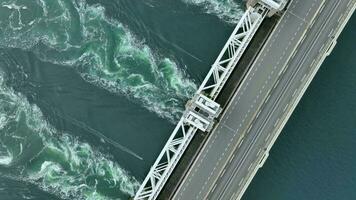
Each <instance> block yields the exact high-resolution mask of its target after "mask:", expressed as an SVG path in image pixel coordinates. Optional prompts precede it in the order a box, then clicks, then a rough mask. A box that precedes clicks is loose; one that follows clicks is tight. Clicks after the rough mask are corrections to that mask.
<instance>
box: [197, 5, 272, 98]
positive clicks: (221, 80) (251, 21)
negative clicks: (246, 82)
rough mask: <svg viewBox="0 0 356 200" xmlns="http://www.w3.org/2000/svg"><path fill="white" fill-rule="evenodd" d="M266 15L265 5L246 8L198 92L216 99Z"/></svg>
mask: <svg viewBox="0 0 356 200" xmlns="http://www.w3.org/2000/svg"><path fill="white" fill-rule="evenodd" d="M265 15H266V8H263V7H258V8H252V7H249V8H248V9H247V10H246V12H245V13H244V15H243V16H242V17H241V19H240V21H239V23H238V24H237V26H236V28H235V29H234V31H233V32H232V34H231V36H230V38H229V39H228V41H227V42H226V44H225V46H224V47H223V49H222V50H221V52H220V54H219V56H218V58H217V59H216V61H215V62H214V64H213V65H212V67H211V69H210V71H209V72H208V74H207V76H206V77H205V79H204V81H203V83H202V84H201V85H200V87H199V89H198V91H197V93H204V94H206V95H207V96H208V97H210V98H211V99H213V100H215V99H216V97H217V96H218V94H219V93H220V90H221V89H222V87H223V86H224V84H225V82H226V81H227V79H228V78H229V76H230V74H231V72H232V71H233V69H234V68H235V66H236V64H237V62H238V61H239V60H240V58H241V56H242V54H243V53H244V51H245V50H246V48H247V46H248V44H249V43H250V41H251V39H252V38H253V36H254V34H255V33H256V31H257V29H258V27H259V26H260V25H261V23H262V21H263V19H264V17H265Z"/></svg>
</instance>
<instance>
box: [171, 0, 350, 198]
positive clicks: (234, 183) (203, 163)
mask: <svg viewBox="0 0 356 200" xmlns="http://www.w3.org/2000/svg"><path fill="white" fill-rule="evenodd" d="M355 4H356V1H355V0H339V1H329V0H325V1H324V0H309V1H304V0H293V1H292V2H291V3H290V4H289V6H288V8H287V11H286V13H285V14H284V15H283V17H282V18H281V20H280V22H279V23H278V25H277V26H276V28H275V30H274V31H273V33H272V34H271V36H270V38H269V39H268V41H267V42H266V44H265V46H264V48H263V49H262V51H261V53H260V54H259V56H258V57H257V58H256V60H255V62H254V64H253V66H252V67H251V69H250V71H249V72H248V74H247V75H246V77H245V79H244V81H243V82H242V84H241V86H240V88H239V89H238V91H237V92H236V93H235V94H234V97H233V98H232V100H231V102H230V104H229V106H228V107H227V110H226V112H225V113H224V115H223V116H222V118H221V120H220V122H219V124H218V125H217V126H216V128H215V129H214V130H213V132H212V134H211V136H210V137H209V139H208V141H207V142H206V144H205V146H204V147H203V149H202V151H201V152H200V153H199V155H198V157H197V159H196V161H195V162H194V164H193V165H192V167H191V168H190V170H189V172H188V173H187V176H186V177H185V179H184V180H183V182H182V183H181V185H180V186H179V188H178V190H177V191H176V193H175V195H174V199H177V200H178V199H180V200H187V199H189V200H191V199H213V200H216V199H224V200H225V199H238V198H240V197H241V195H242V194H243V192H244V191H245V189H246V188H247V186H248V184H249V183H250V181H251V179H252V178H253V176H254V174H255V173H256V171H257V170H258V168H259V167H261V166H262V165H263V162H264V160H265V159H266V158H267V155H268V151H269V149H270V148H271V145H272V144H273V143H274V141H275V139H276V137H277V136H278V134H279V133H280V131H281V129H282V128H283V126H284V124H285V122H286V120H287V119H288V118H289V116H290V114H291V112H292V111H293V110H294V108H295V106H296V104H297V103H298V101H299V100H300V98H301V95H302V94H303V93H304V91H305V89H306V87H307V86H308V85H309V83H310V81H311V79H312V78H313V77H314V75H315V73H316V71H317V69H318V68H319V66H320V64H321V61H322V60H323V59H324V58H325V55H326V54H325V52H327V51H328V50H329V49H330V45H331V44H333V41H335V39H336V37H335V36H337V32H338V30H339V29H340V27H342V26H343V22H344V21H345V19H346V18H347V16H348V14H349V13H350V11H351V10H352V8H354V6H355Z"/></svg>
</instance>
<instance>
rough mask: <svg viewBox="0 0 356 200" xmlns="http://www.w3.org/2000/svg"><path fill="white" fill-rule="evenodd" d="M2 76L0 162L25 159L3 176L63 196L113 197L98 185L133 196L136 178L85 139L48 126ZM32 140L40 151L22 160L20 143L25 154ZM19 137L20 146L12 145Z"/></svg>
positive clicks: (36, 110) (64, 197) (39, 112)
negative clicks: (17, 171)
mask: <svg viewBox="0 0 356 200" xmlns="http://www.w3.org/2000/svg"><path fill="white" fill-rule="evenodd" d="M3 77H4V75H3V74H2V73H0V100H1V101H2V102H3V103H1V104H0V115H1V116H2V115H4V114H5V115H6V116H7V120H6V121H5V122H2V123H3V125H2V126H1V128H0V133H1V134H0V145H2V147H1V149H0V153H1V154H0V165H1V166H5V167H6V166H10V165H12V162H13V160H15V159H16V161H21V163H25V164H23V166H21V168H22V167H23V168H24V170H23V171H22V172H21V175H18V174H12V175H11V174H10V175H9V177H16V179H19V180H21V181H26V182H30V183H33V184H36V185H38V186H39V187H40V188H42V189H43V190H45V191H47V192H50V193H52V194H55V195H57V196H59V197H61V198H63V199H113V198H115V199H116V198H117V197H112V196H110V195H107V194H106V193H105V192H106V191H105V190H103V189H102V188H109V189H110V188H111V190H114V191H116V192H118V193H120V194H122V195H126V196H133V195H134V193H135V191H136V190H137V188H138V187H139V182H138V181H137V180H136V179H135V178H134V177H133V176H132V175H130V174H129V173H128V172H127V171H126V170H124V169H123V168H121V167H120V166H119V165H118V164H117V163H116V162H114V161H112V160H111V159H110V157H108V156H107V155H104V154H102V153H100V152H99V151H97V150H95V149H94V148H93V147H91V146H90V145H89V144H88V143H84V142H81V141H80V140H79V139H78V138H76V137H74V136H72V135H70V134H68V133H63V132H60V131H58V130H56V129H55V128H54V127H52V126H51V125H50V124H48V123H47V122H46V121H45V119H44V117H43V115H42V113H41V111H40V109H39V108H38V107H37V106H36V105H31V104H30V103H29V102H28V101H27V99H26V98H25V97H24V96H22V95H21V94H19V93H16V92H15V91H13V90H12V89H11V88H9V87H7V86H6V84H5V83H4V78H3ZM25 128H26V130H25ZM18 134H24V135H18ZM34 138H40V140H41V143H42V149H41V150H36V151H38V152H37V153H35V154H34V156H33V157H32V158H31V159H30V160H27V159H28V158H24V157H21V154H22V145H24V146H26V148H27V149H26V151H28V152H30V151H33V150H35V149H36V148H37V146H31V141H32V140H34ZM19 141H22V142H23V143H24V144H23V143H20V145H19V147H16V144H18V142H19ZM26 142H28V143H26ZM3 149H6V151H3ZM13 152H17V153H16V154H14V153H13ZM24 159H25V160H24ZM99 186H100V187H102V188H101V189H100V188H99ZM111 195H112V194H111Z"/></svg>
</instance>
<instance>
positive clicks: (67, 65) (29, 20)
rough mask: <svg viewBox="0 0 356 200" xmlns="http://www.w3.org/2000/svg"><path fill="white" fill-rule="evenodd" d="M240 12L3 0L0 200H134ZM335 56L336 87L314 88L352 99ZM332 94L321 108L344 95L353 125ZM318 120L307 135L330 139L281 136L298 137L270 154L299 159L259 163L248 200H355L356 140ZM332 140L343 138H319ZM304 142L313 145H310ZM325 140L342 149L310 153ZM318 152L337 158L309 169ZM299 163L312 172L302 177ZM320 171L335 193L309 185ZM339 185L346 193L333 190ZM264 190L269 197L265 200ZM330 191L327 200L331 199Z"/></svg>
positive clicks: (78, 0)
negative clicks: (261, 169)
mask: <svg viewBox="0 0 356 200" xmlns="http://www.w3.org/2000/svg"><path fill="white" fill-rule="evenodd" d="M243 4H244V3H243V2H242V1H240V0H236V1H235V0H0V199H1V200H3V199H4V200H24V199H38V200H57V199H95V200H96V199H128V198H130V197H132V196H133V195H134V193H135V191H136V190H137V189H138V187H139V184H140V182H141V181H142V180H143V178H144V177H145V175H146V173H147V171H148V170H149V169H150V166H151V164H152V163H153V162H154V160H155V158H156V156H157V154H158V153H159V152H160V150H161V148H162V146H163V145H164V143H165V141H166V140H167V138H168V137H169V135H170V132H171V131H172V129H173V128H174V122H175V121H177V119H178V118H179V117H180V116H181V114H182V111H183V110H184V104H185V102H186V100H187V99H189V98H190V97H191V96H192V95H193V94H194V92H195V90H196V88H197V85H199V83H200V82H201V81H202V79H203V78H204V77H205V75H206V73H207V71H208V70H209V69H210V65H211V64H212V63H213V62H214V59H215V58H216V56H217V55H218V53H219V52H220V49H221V47H222V46H223V45H224V43H225V41H226V38H227V37H228V36H229V35H230V33H231V31H232V30H233V28H234V26H233V25H234V23H235V22H236V21H238V19H239V17H240V16H241V14H242V11H243V6H244V5H243ZM353 21H354V22H355V18H353ZM354 27H355V26H354ZM349 31H350V28H349ZM350 33H352V34H350ZM353 35H355V29H352V30H351V32H349V34H348V37H347V38H346V39H344V40H348V41H352V36H353ZM348 45H349V46H352V45H351V43H350V44H348ZM344 46H345V42H344ZM346 46H347V45H346ZM342 50H343V48H341V47H339V48H336V49H335V50H334V51H340V52H341V53H339V54H336V57H335V56H334V61H333V62H331V64H330V63H329V65H332V67H334V68H333V69H335V70H336V71H332V73H331V74H333V75H335V77H330V76H328V73H325V72H324V75H320V76H323V77H324V79H325V77H326V80H324V81H325V82H327V83H331V81H332V80H334V79H337V80H342V81H341V82H342V83H343V84H346V86H347V87H346V86H345V88H352V86H353V87H354V80H356V79H355V78H347V77H346V76H347V75H349V76H350V75H352V74H355V68H351V67H349V68H347V69H346V70H349V71H348V73H344V75H345V77H343V78H341V79H340V78H339V77H338V76H341V75H340V74H338V73H337V72H340V73H343V72H342V70H341V69H339V68H335V66H337V65H338V64H339V63H342V62H345V63H346V64H348V65H350V66H351V65H354V63H355V61H354V60H352V59H349V60H348V58H354V57H355V56H353V55H354V51H353V50H354V48H351V47H349V49H346V50H345V52H347V53H344V52H343V51H342ZM352 53H353V54H352ZM340 55H342V56H345V57H342V56H340ZM331 56H332V55H331ZM337 58H340V59H339V60H338V59H337ZM335 60H336V61H335ZM329 68H331V67H330V66H329V67H327V68H325V71H327V69H329ZM342 68H343V67H342ZM344 70H345V69H344ZM325 74H326V75H325ZM318 76H319V75H318ZM332 78H334V79H332ZM319 84H320V85H322V84H321V83H320V81H319ZM347 84H351V86H350V85H347ZM352 84H353V85H352ZM340 85H342V84H341V83H338V82H336V83H332V85H327V87H323V88H322V89H314V90H317V91H325V92H326V94H325V96H329V93H328V92H329V90H328V88H334V90H335V91H349V92H350V94H349V96H348V97H346V95H345V96H343V97H344V98H343V99H344V100H345V101H340V102H341V103H340V107H338V110H339V111H340V112H341V111H342V110H345V108H347V110H348V111H349V112H350V113H351V114H350V117H349V119H355V117H354V115H352V113H356V112H354V110H353V109H352V108H354V107H355V106H354V104H352V102H356V101H355V100H354V99H355V96H354V95H353V96H352V94H355V92H354V91H352V90H347V89H345V88H340V87H341V86H340ZM314 88H317V86H314ZM332 91H333V90H332ZM314 92H315V91H313V93H314ZM319 96H321V95H320V94H317V95H316V96H314V97H309V99H317V100H318V103H317V104H316V105H320V106H321V107H327V108H331V107H332V106H330V105H329V104H328V103H325V102H324V104H323V103H320V102H319V100H321V99H320V98H319ZM335 96H338V95H335ZM306 98H308V97H306ZM335 98H336V97H335ZM324 99H326V98H324ZM346 100H348V101H349V102H348V101H346ZM333 102H338V99H334V100H333ZM301 104H303V102H302V103H301ZM325 104H326V105H325ZM321 110H322V109H321ZM297 112H298V111H297ZM320 112H321V115H323V116H324V113H323V111H320V110H319V111H318V110H316V111H314V112H312V113H313V114H311V115H310V116H311V117H310V118H309V119H308V122H304V123H306V124H308V123H309V122H311V121H315V123H316V124H318V125H317V126H316V127H318V126H323V127H324V126H325V127H326V128H325V130H324V129H323V131H318V130H317V129H316V130H315V129H311V128H310V126H302V125H300V124H297V125H295V126H297V127H298V128H295V127H292V128H291V126H293V124H292V125H289V128H288V125H287V128H286V131H287V132H289V131H291V132H292V131H294V132H297V133H296V134H295V135H294V137H292V138H291V139H290V140H291V141H287V142H286V141H284V142H283V144H284V145H279V146H282V147H279V148H278V143H277V144H276V148H275V149H277V150H276V151H277V153H275V152H274V153H273V154H272V155H274V154H275V155H276V156H275V157H278V158H279V159H280V158H281V157H285V158H289V159H292V158H293V159H294V158H298V159H297V160H296V161H294V160H293V161H290V160H287V161H285V162H284V161H281V162H282V163H278V162H277V164H273V163H272V164H270V165H268V164H269V162H267V163H266V165H267V167H266V168H265V167H264V169H266V170H267V172H264V173H266V174H268V177H269V178H266V177H263V178H259V177H258V176H257V177H256V179H255V180H256V182H257V183H255V186H253V185H252V187H251V188H252V189H250V190H249V191H248V192H247V195H246V196H245V198H246V199H273V200H277V199H293V198H292V197H291V194H293V195H292V196H293V197H294V199H323V200H325V199H328V198H329V197H330V196H332V198H329V199H345V200H349V199H355V198H356V197H351V198H350V196H352V194H355V193H354V192H355V190H354V189H353V188H354V186H355V185H356V183H355V181H354V180H356V179H354V176H352V172H354V171H355V170H356V169H355V168H354V167H350V166H351V165H350V163H348V161H349V160H352V156H353V154H352V153H353V152H355V148H354V147H355V146H356V145H355V143H354V142H352V141H355V137H352V135H350V134H349V135H347V134H345V132H346V129H344V128H340V127H344V126H341V125H338V124H334V123H330V122H328V120H327V119H326V118H325V117H324V118H323V117H320V116H317V113H320ZM330 113H337V112H336V111H335V110H334V111H333V110H331V111H330ZM337 114H338V115H335V118H337V119H343V115H342V113H337ZM329 115H331V114H328V115H325V116H329ZM307 116H309V115H307ZM297 118H298V117H297ZM299 118H300V119H304V114H303V115H302V116H300V117H299ZM320 119H324V120H320ZM292 120H293V119H292ZM331 120H336V119H333V118H332V119H331ZM349 121H350V120H349ZM172 122H173V123H172ZM350 124H351V125H349V126H347V128H348V129H347V131H349V132H352V131H354V130H355V126H354V124H355V123H353V124H352V123H350ZM329 125H330V126H332V127H329ZM338 127H339V129H337V128H338ZM332 128H336V129H337V130H334V131H335V132H338V133H341V134H336V135H335V134H334V135H333V134H331V133H330V134H329V135H327V136H326V137H325V136H324V135H323V134H322V133H321V132H323V133H324V132H327V131H330V130H332ZM305 130H312V132H311V133H307V132H306V131H305ZM306 134H309V135H306ZM284 135H285V137H287V136H286V135H288V134H284ZM310 135H313V136H314V137H313V140H312V141H308V140H306V139H305V138H310ZM330 136H333V137H332V138H333V140H332V142H334V141H343V143H340V144H339V146H337V148H336V147H335V144H333V143H332V142H330V143H328V142H327V141H325V140H326V139H324V140H321V141H322V142H319V143H318V145H316V146H318V147H320V148H324V149H323V150H320V151H319V149H315V148H314V146H315V145H314V143H315V141H320V138H330ZM282 137H283V136H282ZM301 138H303V139H301ZM345 138H346V139H345ZM346 140H347V141H346ZM296 141H299V143H298V142H296ZM292 144H296V145H297V146H294V147H293V148H292V149H303V150H304V149H305V151H300V152H299V154H298V153H297V156H290V155H291V152H290V150H291V148H290V147H291V146H292ZM345 144H346V145H345ZM323 145H324V146H323ZM308 147H311V148H308ZM331 147H334V148H331ZM313 150H314V151H313ZM328 150H329V151H328ZM324 151H325V152H328V155H333V156H332V157H331V158H329V157H325V158H324V157H322V159H320V160H319V159H316V158H319V157H318V155H320V154H318V153H319V152H324ZM295 152H298V151H297V150H296V151H295ZM278 153H279V154H281V153H282V154H284V155H278ZM348 153H349V154H348ZM339 154H342V155H343V156H338V155H339ZM313 156H314V157H313ZM271 157H272V158H273V156H271ZM330 159H332V163H341V164H338V165H335V166H334V165H333V164H331V161H330V162H329V163H328V162H327V161H328V160H330ZM275 160H276V158H275ZM305 160H308V163H310V166H308V165H307V166H300V165H301V164H300V163H305V162H304V161H305ZM315 162H316V163H315ZM291 163H292V164H291ZM298 163H299V165H298ZM320 163H323V166H322V167H323V170H320V169H319V164H320ZM271 165H272V167H271ZM341 165H342V166H341ZM268 166H269V167H268ZM311 166H312V167H311ZM326 166H327V167H326ZM353 166H356V165H353ZM273 167H274V168H273ZM306 167H309V169H308V170H307V171H305V172H304V171H303V172H302V175H296V176H292V177H293V180H294V181H295V182H288V180H289V179H288V178H285V177H290V176H291V174H292V175H293V173H292V172H294V171H297V170H301V169H304V168H306ZM313 167H314V168H313ZM270 168H272V169H270ZM310 168H312V169H310ZM283 170H284V171H283ZM324 171H327V172H328V174H335V175H334V176H340V177H339V178H338V179H335V180H337V181H333V180H334V179H328V178H325V177H328V176H325V177H324V176H321V175H320V177H321V178H320V180H323V181H319V182H318V181H315V180H310V179H311V178H310V177H313V176H314V175H316V174H318V173H321V172H324ZM274 172H280V173H274ZM343 173H345V174H347V175H345V174H343ZM260 177H261V176H260ZM345 177H346V178H345ZM262 179H263V180H262ZM281 180H287V181H281ZM266 181H267V183H266ZM268 181H270V182H268ZM343 181H344V182H345V181H346V182H347V185H346V184H344V185H345V186H344V187H342V188H340V187H339V188H337V187H338V186H339V185H338V183H341V182H343ZM305 183H309V184H305ZM256 184H257V186H256ZM335 184H336V185H335ZM320 185H321V186H322V187H323V188H321V189H320V188H319V187H318V186H320ZM293 186H295V188H293ZM302 186H304V187H302ZM300 187H301V188H302V189H299V188H300ZM266 188H268V190H269V191H271V192H269V193H268V195H266V193H265V191H266ZM280 188H283V189H280ZM325 188H326V189H325ZM335 188H336V189H337V190H335ZM345 188H346V189H345ZM348 188H352V189H350V190H348ZM252 190H253V191H252ZM256 191H257V192H256ZM276 191H277V192H276ZM315 191H318V192H320V193H322V194H325V195H324V196H323V195H319V196H317V195H315V194H317V193H318V192H315ZM330 191H332V193H333V195H327V194H328V192H329V193H330ZM336 191H340V192H339V193H337V192H336ZM298 192H299V193H298ZM294 194H295V195H294Z"/></svg>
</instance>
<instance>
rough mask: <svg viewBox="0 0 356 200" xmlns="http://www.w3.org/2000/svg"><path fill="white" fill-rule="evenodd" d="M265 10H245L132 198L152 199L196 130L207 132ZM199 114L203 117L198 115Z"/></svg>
mask: <svg viewBox="0 0 356 200" xmlns="http://www.w3.org/2000/svg"><path fill="white" fill-rule="evenodd" d="M266 11H267V9H266V8H265V7H261V6H258V7H257V8H252V7H249V8H248V9H247V10H246V12H245V13H244V15H243V16H242V17H241V19H240V21H239V22H238V24H237V25H236V28H235V29H234V31H233V32H232V34H231V36H230V37H229V39H228V41H227V43H226V44H225V46H224V47H223V49H222V51H221V52H220V54H219V56H218V58H217V59H216V61H215V62H214V64H213V65H212V68H211V69H210V71H209V72H208V74H207V76H206V78H205V79H204V81H203V82H202V84H201V86H200V87H199V89H198V90H197V92H196V95H195V97H194V98H193V99H192V102H190V104H189V106H188V108H187V110H186V112H185V113H184V114H183V116H182V118H181V119H180V120H179V122H178V124H177V125H176V127H175V129H174V130H173V132H172V134H171V136H170V137H169V139H168V141H167V143H166V144H165V146H164V147H163V149H162V151H161V152H160V154H159V155H158V157H157V159H156V161H155V162H154V164H153V165H152V167H151V169H150V171H149V172H148V174H147V176H146V178H145V179H144V181H143V182H142V184H141V186H140V188H139V189H138V191H137V193H136V195H135V197H134V199H135V200H154V199H156V198H157V196H158V194H159V192H160V191H161V190H162V188H163V186H164V184H165V183H166V182H167V180H168V178H169V176H170V175H171V173H172V171H173V169H174V167H175V166H176V165H177V163H178V161H179V159H180V158H181V156H182V155H183V153H184V151H185V149H186V148H187V147H188V145H189V143H190V141H191V140H192V138H193V136H194V134H195V133H196V131H197V130H198V129H200V130H202V131H206V130H210V129H211V126H212V123H213V118H215V117H216V116H217V115H218V114H219V113H220V111H221V109H220V105H218V104H217V103H215V102H214V100H215V99H216V97H217V95H218V94H219V93H220V91H221V89H222V87H223V86H224V84H225V82H226V81H227V79H228V77H229V75H230V74H231V72H232V71H233V69H234V67H235V66H236V64H237V62H238V61H239V60H240V58H241V56H242V54H243V52H244V51H245V49H246V48H247V46H248V44H249V42H250V41H251V39H252V37H253V35H254V34H255V32H256V31H257V29H258V27H259V26H260V25H261V23H262V21H263V19H264V17H265V15H266ZM197 107H198V108H199V109H198V111H196V108H197ZM204 111H206V112H204ZM201 113H205V114H207V115H206V116H202V114H201Z"/></svg>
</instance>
